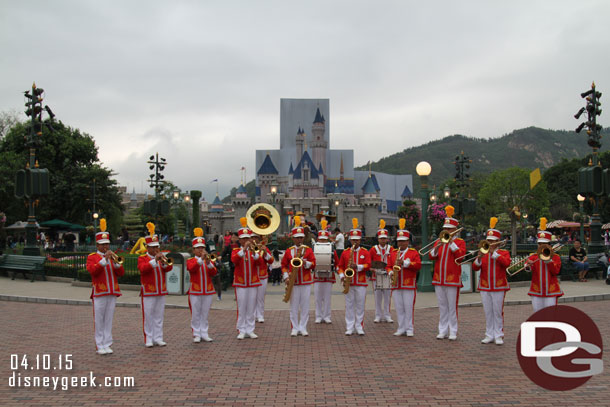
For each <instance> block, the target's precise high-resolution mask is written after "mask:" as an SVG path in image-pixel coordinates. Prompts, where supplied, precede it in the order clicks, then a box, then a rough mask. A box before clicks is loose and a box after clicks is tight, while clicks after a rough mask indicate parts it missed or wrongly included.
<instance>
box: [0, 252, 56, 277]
mask: <svg viewBox="0 0 610 407" xmlns="http://www.w3.org/2000/svg"><path fill="white" fill-rule="evenodd" d="M45 260H46V258H45V257H41V256H20V255H17V254H6V255H4V256H2V257H0V270H7V271H8V270H12V271H13V278H12V280H14V279H15V275H16V274H17V273H23V278H24V279H26V278H27V277H26V275H25V273H27V272H31V273H32V280H31V281H34V278H35V276H36V274H40V275H41V276H42V278H43V280H46V278H45V275H44V267H43V264H44V262H45Z"/></svg>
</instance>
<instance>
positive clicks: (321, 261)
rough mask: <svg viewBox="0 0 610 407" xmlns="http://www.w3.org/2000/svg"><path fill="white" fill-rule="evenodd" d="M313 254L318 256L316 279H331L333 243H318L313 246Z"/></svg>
mask: <svg viewBox="0 0 610 407" xmlns="http://www.w3.org/2000/svg"><path fill="white" fill-rule="evenodd" d="M313 254H314V255H315V256H316V272H315V273H316V277H318V278H330V277H331V276H332V275H333V271H332V261H333V260H332V259H333V245H332V243H316V244H315V245H314V246H313Z"/></svg>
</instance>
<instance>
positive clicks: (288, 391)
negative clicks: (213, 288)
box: [0, 301, 610, 407]
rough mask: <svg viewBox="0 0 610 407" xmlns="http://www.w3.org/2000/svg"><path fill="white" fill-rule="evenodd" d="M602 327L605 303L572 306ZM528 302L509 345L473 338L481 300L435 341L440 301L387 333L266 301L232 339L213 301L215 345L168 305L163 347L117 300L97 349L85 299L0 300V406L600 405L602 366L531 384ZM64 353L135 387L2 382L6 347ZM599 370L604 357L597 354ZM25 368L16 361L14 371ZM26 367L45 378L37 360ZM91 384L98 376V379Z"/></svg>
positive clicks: (605, 388)
mask: <svg viewBox="0 0 610 407" xmlns="http://www.w3.org/2000/svg"><path fill="white" fill-rule="evenodd" d="M571 305H573V306H575V307H577V308H579V309H581V310H583V311H585V312H586V313H587V314H588V315H589V316H591V318H592V319H593V320H594V321H595V323H596V324H597V325H598V327H599V328H600V330H601V333H602V336H603V337H608V335H609V334H610V321H609V320H608V318H607V317H606V314H607V310H608V309H609V305H610V302H609V301H594V302H582V303H574V304H571ZM531 311H532V310H531V306H529V305H518V306H512V307H507V308H506V309H505V314H506V315H505V325H506V326H505V332H506V344H505V345H504V346H501V347H500V346H496V345H493V344H492V345H481V344H480V342H479V341H480V339H481V338H482V336H483V332H484V317H483V309H482V308H460V310H459V322H460V328H459V338H458V340H457V341H456V342H449V341H447V340H444V341H437V340H436V339H434V336H435V333H436V326H437V323H438V310H436V309H419V310H416V314H415V329H416V331H415V335H416V336H415V337H414V338H407V337H400V338H396V337H394V336H392V335H391V334H392V332H393V331H394V330H395V329H396V324H373V323H372V319H373V317H374V312H372V311H367V312H366V316H365V331H366V333H367V334H366V336H364V337H357V336H353V337H346V336H344V334H343V332H344V330H345V321H344V319H343V318H344V313H343V312H342V311H333V313H332V316H333V324H332V325H324V324H322V325H316V324H313V323H311V321H312V319H310V325H309V333H310V336H309V337H308V338H303V337H298V338H291V337H290V336H289V333H290V322H289V315H288V312H287V311H280V310H278V311H267V312H266V314H265V321H266V322H265V323H264V324H257V328H256V332H257V333H258V334H259V338H258V339H246V340H243V341H238V340H237V339H235V336H236V334H237V332H236V331H235V329H234V328H235V311H228V310H212V311H211V313H210V335H211V336H212V337H213V338H214V342H212V343H200V344H194V343H192V341H191V335H190V326H189V323H190V315H189V313H188V311H186V310H183V309H167V310H166V313H165V340H166V341H167V342H168V346H167V347H165V348H158V347H155V348H152V349H146V348H145V347H144V346H143V343H142V333H141V332H142V321H141V312H140V310H139V309H137V308H117V311H116V314H115V320H114V331H113V335H114V339H115V342H114V346H113V349H114V351H115V353H114V354H113V355H108V356H99V355H96V354H95V353H94V349H95V346H94V342H93V332H92V330H93V324H92V320H91V314H92V310H91V307H85V306H72V305H53V304H36V303H19V302H8V301H0V327H2V328H1V330H0V341H1V343H2V351H1V352H0V354H1V358H0V363H1V366H0V374H1V377H2V381H1V384H0V400H1V402H0V404H1V405H3V406H20V407H25V406H39V405H45V406H52V405H64V406H93V405H108V406H139V405H141V406H160V405H163V406H168V405H185V406H191V405H236V406H240V405H243V406H245V405H248V406H249V405H260V406H268V405H330V406H340V405H356V406H358V405H362V406H364V405H367V406H376V405H406V404H413V405H423V406H447V405H455V406H467V405H468V406H471V405H474V406H487V405H498V404H517V405H528V406H529V405H539V406H558V405H576V406H586V405H589V406H601V405H608V400H609V399H610V388H609V385H608V375H607V373H605V374H602V375H599V376H596V377H593V378H592V379H591V380H589V382H587V383H586V384H585V385H584V386H582V387H580V388H578V389H576V390H573V391H569V392H562V393H554V392H550V391H547V390H544V389H542V388H539V387H537V386H536V385H534V384H533V383H531V382H530V381H529V380H528V379H527V378H526V377H525V376H524V374H523V373H522V372H521V369H520V367H519V364H518V362H517V358H516V354H515V345H516V336H517V332H518V328H519V324H520V323H521V322H523V321H524V320H526V319H527V317H528V316H529V315H530V313H531ZM44 353H48V354H51V355H52V356H53V360H55V359H56V358H57V355H58V354H67V353H70V354H72V355H73V361H74V369H73V370H72V371H61V372H59V371H57V370H56V371H51V372H50V374H48V376H51V377H53V376H61V375H88V374H89V372H90V371H92V372H93V374H94V375H96V376H98V377H100V376H125V375H127V376H134V378H135V384H136V386H135V387H134V388H119V389H101V388H99V387H98V388H95V389H93V388H76V389H70V390H68V391H61V390H56V391H52V390H49V389H31V388H30V389H26V388H9V387H8V377H9V375H10V374H11V372H10V363H9V361H10V354H20V355H23V354H27V355H29V356H30V358H33V357H35V356H36V354H40V355H42V354H44ZM604 362H605V365H606V371H607V370H608V368H609V366H610V365H609V362H610V359H609V357H608V353H606V354H605V355H604ZM19 372H20V373H21V374H22V375H25V374H26V372H25V371H24V370H20V371H19ZM27 374H31V375H33V376H44V375H45V372H44V371H42V370H34V371H31V372H30V373H27ZM98 382H99V379H98Z"/></svg>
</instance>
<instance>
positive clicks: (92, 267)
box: [87, 219, 125, 355]
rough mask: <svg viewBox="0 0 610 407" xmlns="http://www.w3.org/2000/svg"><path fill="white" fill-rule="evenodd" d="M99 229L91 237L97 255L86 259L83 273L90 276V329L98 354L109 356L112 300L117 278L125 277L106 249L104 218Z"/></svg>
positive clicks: (119, 265) (121, 266)
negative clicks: (91, 324)
mask: <svg viewBox="0 0 610 407" xmlns="http://www.w3.org/2000/svg"><path fill="white" fill-rule="evenodd" d="M100 230H101V232H98V233H96V234H95V244H96V247H97V252H95V253H91V254H90V255H89V256H88V257H87V271H88V272H89V274H91V285H92V286H93V287H92V289H91V302H92V303H93V328H94V331H95V346H96V353H97V354H98V355H105V354H109V353H113V352H112V349H111V348H110V346H112V319H113V317H114V308H115V306H116V299H117V297H119V296H120V295H121V289H120V288H119V282H118V280H117V279H118V278H119V277H121V276H122V275H123V274H125V269H123V265H122V264H119V263H117V260H118V258H117V256H116V254H114V253H113V252H112V251H111V250H110V249H109V247H110V234H109V233H108V232H106V219H101V220H100Z"/></svg>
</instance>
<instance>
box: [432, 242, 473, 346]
mask: <svg viewBox="0 0 610 407" xmlns="http://www.w3.org/2000/svg"><path fill="white" fill-rule="evenodd" d="M464 254H466V243H465V242H464V240H462V239H459V238H456V239H453V241H451V242H449V243H446V244H443V243H441V242H440V240H439V241H437V242H436V243H435V244H434V249H432V251H431V252H430V260H432V261H434V274H433V275H432V284H433V285H434V291H435V293H436V298H437V300H438V308H439V313H440V316H439V322H438V333H439V334H440V335H444V336H446V335H447V334H449V336H451V337H453V336H457V331H458V319H457V318H458V314H457V304H458V301H459V297H460V288H461V287H462V269H461V267H460V266H458V265H457V264H455V259H456V258H458V257H460V256H463V255H464Z"/></svg>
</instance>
